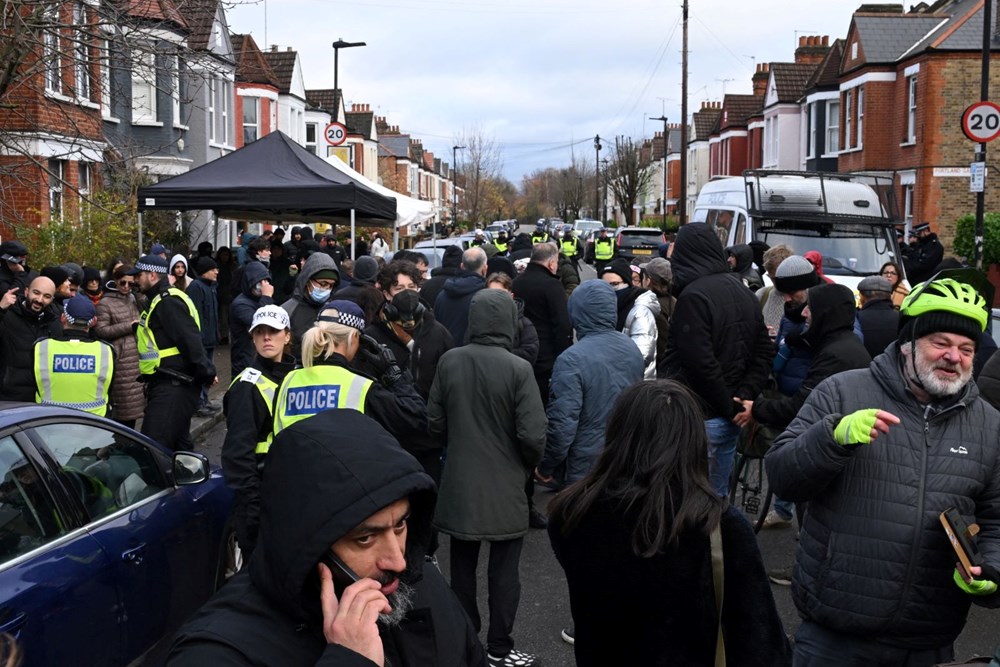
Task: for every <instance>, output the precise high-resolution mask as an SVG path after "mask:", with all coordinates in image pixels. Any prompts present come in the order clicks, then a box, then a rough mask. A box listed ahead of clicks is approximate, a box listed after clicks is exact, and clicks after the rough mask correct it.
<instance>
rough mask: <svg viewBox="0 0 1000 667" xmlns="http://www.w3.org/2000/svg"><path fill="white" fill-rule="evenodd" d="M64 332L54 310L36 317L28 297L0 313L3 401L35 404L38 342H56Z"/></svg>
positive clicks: (42, 312)
mask: <svg viewBox="0 0 1000 667" xmlns="http://www.w3.org/2000/svg"><path fill="white" fill-rule="evenodd" d="M62 330H63V329H62V324H61V323H60V321H59V319H58V318H57V317H56V316H55V314H54V313H53V310H52V308H51V307H49V308H43V309H42V311H41V312H39V313H36V312H34V311H32V310H31V307H30V306H29V305H28V303H27V299H26V298H25V297H21V299H19V300H18V301H17V303H15V304H14V305H12V306H11V307H9V308H8V309H7V310H2V309H0V360H2V364H0V365H2V366H3V398H4V400H7V401H24V402H26V403H33V402H34V401H35V356H34V353H33V351H34V349H35V341H36V340H38V339H39V338H44V337H48V338H56V337H58V336H59V335H61V334H62Z"/></svg>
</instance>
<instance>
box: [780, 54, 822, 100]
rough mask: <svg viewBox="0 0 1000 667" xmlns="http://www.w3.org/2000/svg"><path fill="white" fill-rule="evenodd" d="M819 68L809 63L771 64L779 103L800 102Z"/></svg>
mask: <svg viewBox="0 0 1000 667" xmlns="http://www.w3.org/2000/svg"><path fill="white" fill-rule="evenodd" d="M816 69H817V66H816V65H814V64H807V63H801V64H800V63H771V76H772V77H774V86H775V88H776V89H777V92H778V102H798V101H799V99H800V98H801V97H802V93H804V92H805V90H806V84H808V83H809V79H810V77H811V76H812V74H813V72H815V71H816Z"/></svg>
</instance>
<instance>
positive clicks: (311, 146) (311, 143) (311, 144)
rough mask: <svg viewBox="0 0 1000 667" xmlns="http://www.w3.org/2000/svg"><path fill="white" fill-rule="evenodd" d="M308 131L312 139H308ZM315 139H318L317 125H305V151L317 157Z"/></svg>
mask: <svg viewBox="0 0 1000 667" xmlns="http://www.w3.org/2000/svg"><path fill="white" fill-rule="evenodd" d="M309 130H312V139H311V140H310V138H309ZM317 137H319V123H306V140H305V145H306V150H307V151H309V152H310V153H314V154H315V155H319V148H318V145H317V144H318V142H317Z"/></svg>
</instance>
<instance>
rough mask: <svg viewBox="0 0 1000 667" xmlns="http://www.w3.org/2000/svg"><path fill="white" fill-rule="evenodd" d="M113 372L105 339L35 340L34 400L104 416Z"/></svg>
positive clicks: (112, 362)
mask: <svg viewBox="0 0 1000 667" xmlns="http://www.w3.org/2000/svg"><path fill="white" fill-rule="evenodd" d="M114 372H115V361H114V356H113V355H112V351H111V346H110V345H108V344H107V343H105V342H102V341H99V340H56V339H53V338H43V339H41V340H39V341H38V342H37V343H35V386H36V387H37V392H36V393H35V402H36V403H41V404H43V405H60V406H62V407H64V408H75V409H77V410H83V411H84V412H89V413H91V414H95V415H98V416H100V417H103V416H105V415H106V414H107V412H108V391H109V390H110V388H111V377H112V376H113V375H114Z"/></svg>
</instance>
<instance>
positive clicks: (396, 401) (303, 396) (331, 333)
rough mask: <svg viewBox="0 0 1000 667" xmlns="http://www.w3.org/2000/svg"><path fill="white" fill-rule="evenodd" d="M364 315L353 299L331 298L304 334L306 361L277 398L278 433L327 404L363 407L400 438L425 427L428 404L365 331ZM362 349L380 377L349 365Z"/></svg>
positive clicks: (330, 406) (329, 406)
mask: <svg viewBox="0 0 1000 667" xmlns="http://www.w3.org/2000/svg"><path fill="white" fill-rule="evenodd" d="M364 328H365V318H364V313H363V312H362V310H361V307H360V306H358V305H357V304H355V303H354V302H351V301H344V300H341V299H335V300H333V301H328V302H327V303H326V305H324V306H323V309H322V310H321V311H320V313H319V316H318V317H317V318H316V324H315V326H313V327H312V328H311V329H309V330H308V331H306V333H305V335H303V336H302V365H303V366H304V368H299V369H297V370H294V371H292V372H291V373H289V374H288V375H287V376H285V380H284V382H282V383H281V388H280V389H279V391H278V398H277V400H276V401H275V404H274V433H275V435H277V434H278V433H280V432H281V431H282V430H284V429H286V428H288V427H289V426H291V425H292V424H294V423H295V422H297V421H300V420H302V419H307V418H308V417H312V416H313V415H316V414H319V413H320V412H323V411H325V410H333V409H337V408H350V409H353V410H358V411H359V412H363V413H365V414H366V415H368V416H369V417H371V418H372V419H374V420H375V421H377V422H378V423H379V424H380V425H381V426H382V427H383V428H385V429H386V430H387V431H389V432H390V433H392V434H393V435H394V436H396V437H397V438H406V437H407V436H408V435H409V434H410V433H412V432H414V431H418V432H424V431H426V429H427V406H426V405H425V404H424V401H423V399H422V398H420V395H419V394H418V393H417V392H416V390H415V389H414V388H413V383H412V381H411V380H410V377H409V373H404V372H403V371H402V370H401V369H400V367H399V365H398V364H397V363H396V359H395V357H394V356H393V354H392V351H391V350H389V349H388V348H387V347H386V346H384V345H379V344H378V343H377V342H376V341H375V340H374V339H372V338H370V337H368V336H364V335H362V332H363V331H364ZM359 354H360V356H361V358H362V359H363V360H364V361H365V362H366V363H367V364H368V366H369V367H371V368H373V369H375V371H376V372H377V373H378V377H379V379H378V381H376V380H374V379H372V378H370V377H368V376H367V375H364V374H362V373H360V372H359V371H357V370H356V369H354V368H352V367H351V365H350V364H351V362H352V361H354V359H355V357H358V356H359Z"/></svg>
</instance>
